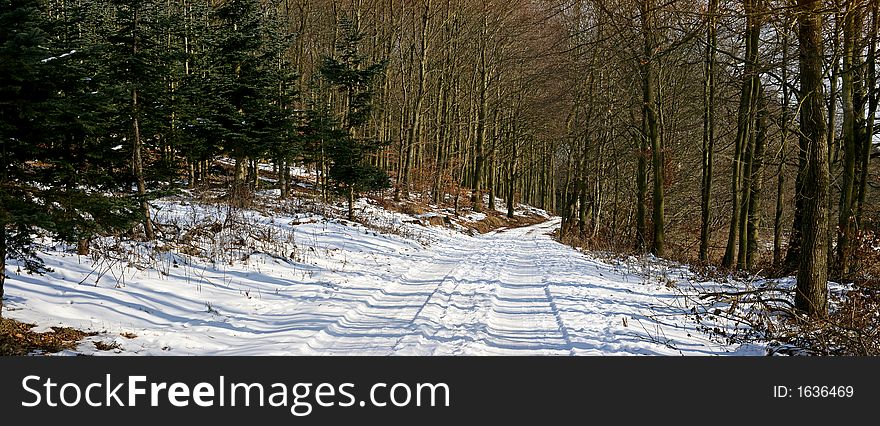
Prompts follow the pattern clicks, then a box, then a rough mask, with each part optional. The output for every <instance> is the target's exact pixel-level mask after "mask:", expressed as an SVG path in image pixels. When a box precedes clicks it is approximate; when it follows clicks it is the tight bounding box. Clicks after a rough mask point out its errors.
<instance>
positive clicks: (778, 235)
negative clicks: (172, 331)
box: [773, 26, 791, 268]
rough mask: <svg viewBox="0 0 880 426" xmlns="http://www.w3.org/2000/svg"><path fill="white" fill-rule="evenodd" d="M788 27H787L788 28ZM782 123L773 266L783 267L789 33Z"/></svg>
mask: <svg viewBox="0 0 880 426" xmlns="http://www.w3.org/2000/svg"><path fill="white" fill-rule="evenodd" d="M787 27H788V26H786V28H787ZM781 68H782V71H781V76H782V123H781V126H780V127H781V131H780V137H779V138H780V141H779V143H780V149H779V151H780V153H781V155H780V158H779V166H778V167H777V170H776V173H777V174H776V214H775V215H774V218H773V266H774V267H776V268H779V267H780V266H781V265H782V214H783V211H784V210H783V206H784V200H783V197H784V195H785V161H786V147H787V145H788V143H787V142H788V119H789V118H788V104H789V102H790V101H791V99H790V97H789V93H790V92H789V89H788V32H787V31H784V32H783V35H782V67H781Z"/></svg>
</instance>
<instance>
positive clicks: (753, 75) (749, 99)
mask: <svg viewBox="0 0 880 426" xmlns="http://www.w3.org/2000/svg"><path fill="white" fill-rule="evenodd" d="M743 7H744V9H745V11H746V14H747V17H746V33H745V39H746V64H745V69H744V72H743V83H742V89H741V93H740V102H739V110H738V112H737V131H736V140H735V143H734V154H733V161H732V163H731V178H730V195H731V207H730V211H731V212H730V227H729V229H728V231H729V232H728V234H727V247H726V249H725V251H724V258H723V259H722V261H721V265H722V266H724V267H725V268H731V267H733V265H734V262H735V261H736V258H737V246H738V244H737V243H738V237H739V233H740V229H739V228H740V220H741V218H740V215H743V214H746V212H744V211H742V199H741V198H740V195H741V192H742V188H743V185H742V181H743V169H744V159H743V156H744V155H745V151H746V147H747V145H748V143H749V139H750V134H751V130H752V129H751V125H752V123H751V119H752V117H753V116H754V115H753V114H752V112H753V110H754V100H755V98H756V96H755V92H756V89H757V83H758V76H757V72H758V70H757V56H758V40H759V35H760V25H759V23H758V18H757V17H756V16H755V0H743Z"/></svg>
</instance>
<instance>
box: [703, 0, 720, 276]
mask: <svg viewBox="0 0 880 426" xmlns="http://www.w3.org/2000/svg"><path fill="white" fill-rule="evenodd" d="M717 11H718V0H709V10H708V11H707V13H708V15H709V16H708V22H707V24H706V55H705V65H704V68H703V152H702V154H703V157H702V160H703V162H702V180H701V185H700V261H701V262H704V263H705V262H708V261H709V216H710V213H711V205H710V203H711V201H712V176H713V173H712V168H713V166H714V158H713V157H714V154H715V56H716V55H715V49H716V48H717V43H718V41H717V36H716V31H717V25H718V24H717V22H718V20H717V17H716V16H715V14H716V13H717Z"/></svg>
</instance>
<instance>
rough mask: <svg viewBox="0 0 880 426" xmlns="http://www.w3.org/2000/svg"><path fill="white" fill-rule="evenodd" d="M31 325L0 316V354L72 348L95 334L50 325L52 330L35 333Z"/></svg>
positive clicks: (48, 351)
mask: <svg viewBox="0 0 880 426" xmlns="http://www.w3.org/2000/svg"><path fill="white" fill-rule="evenodd" d="M33 327H34V325H33V324H25V323H23V322H19V321H16V320H13V319H8V318H0V355H3V356H22V355H28V354H32V353H35V352H39V353H55V352H60V351H63V350H65V349H74V348H76V346H77V345H78V344H79V342H80V341H81V340H82V339H84V338H86V337H88V336H94V335H95V334H96V333H87V332H84V331H81V330H77V329H74V328H68V327H52V331H47V332H45V333H36V332H34V331H32V330H31V329H32V328H33Z"/></svg>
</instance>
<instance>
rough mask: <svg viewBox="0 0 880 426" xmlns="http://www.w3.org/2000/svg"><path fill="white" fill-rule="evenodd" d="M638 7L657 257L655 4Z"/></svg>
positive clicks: (659, 180) (659, 181)
mask: <svg viewBox="0 0 880 426" xmlns="http://www.w3.org/2000/svg"><path fill="white" fill-rule="evenodd" d="M641 6H642V36H643V37H644V51H643V53H644V58H643V63H642V103H643V104H642V116H643V117H644V119H643V121H642V125H643V128H642V132H643V133H644V135H645V138H646V139H647V144H648V145H650V147H651V170H652V172H653V174H654V187H653V192H652V196H653V200H652V201H653V205H652V207H653V209H652V212H651V213H652V215H651V219H652V221H653V222H654V223H653V225H654V233H653V241H651V252H652V253H654V254H655V255H657V256H663V255H664V248H665V238H666V237H665V235H666V234H665V226H664V214H663V210H664V200H663V190H664V188H663V186H664V182H663V178H664V176H663V171H664V167H663V146H662V142H661V139H660V122H659V120H660V119H659V116H658V111H657V109H658V108H659V102H658V100H657V85H658V84H659V76H658V65H657V61H658V60H659V58H658V57H657V55H656V50H657V47H658V44H657V34H656V32H657V23H656V19H657V18H656V14H657V11H656V8H657V6H656V4H655V3H654V1H653V0H644V1H643V2H642V3H641Z"/></svg>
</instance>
